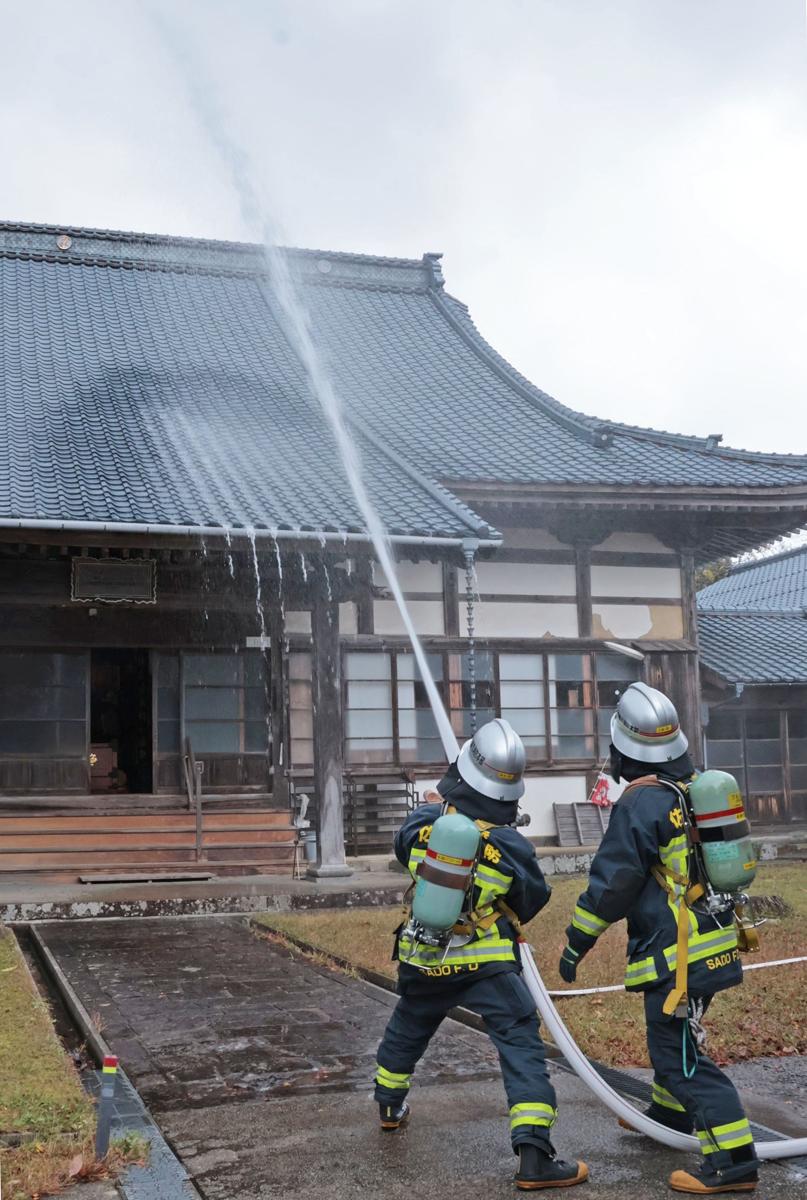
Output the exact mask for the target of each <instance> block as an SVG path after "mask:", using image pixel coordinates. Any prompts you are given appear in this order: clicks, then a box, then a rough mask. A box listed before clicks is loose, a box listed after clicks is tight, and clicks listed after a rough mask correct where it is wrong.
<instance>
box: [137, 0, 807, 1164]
mask: <svg viewBox="0 0 807 1200" xmlns="http://www.w3.org/2000/svg"><path fill="white" fill-rule="evenodd" d="M146 11H147V12H149V15H150V17H151V20H152V23H153V25H154V27H155V29H156V31H157V33H158V35H159V37H160V38H161V40H162V42H163V44H164V46H165V47H166V48H167V50H168V51H169V53H170V55H171V57H172V58H173V59H174V61H175V62H176V64H177V66H178V67H179V69H180V71H181V72H182V75H183V77H184V79H185V82H186V84H187V87H188V93H189V97H190V100H191V102H192V104H193V107H194V109H195V111H196V114H197V116H198V118H199V120H200V123H201V125H202V126H203V128H204V130H205V132H206V133H207V135H208V137H209V138H210V141H211V143H212V144H213V146H214V147H215V148H216V150H217V151H218V152H219V154H220V155H221V158H222V160H223V162H224V164H225V165H226V166H227V168H228V170H229V171H230V176H231V180H232V183H233V185H234V187H235V190H236V192H237V195H238V198H239V202H240V206H241V212H242V216H243V218H244V221H245V223H246V224H247V226H248V227H251V228H252V229H254V230H255V231H256V233H257V236H258V239H259V240H260V241H261V242H262V244H263V246H264V252H265V255H266V261H267V267H268V275H269V288H268V294H267V300H270V299H271V298H272V297H273V298H274V299H275V301H276V303H277V305H278V306H279V308H280V310H281V312H282V314H283V317H284V323H285V332H286V335H287V337H288V338H289V341H290V342H291V344H292V345H293V347H294V348H295V349H296V351H297V354H298V355H299V358H300V361H301V363H302V364H303V367H304V369H305V372H306V375H307V377H308V381H309V384H310V387H311V389H312V391H313V393H314V395H315V397H316V399H317V401H318V402H319V404H320V406H321V408H322V412H323V414H324V416H325V418H326V420H327V421H328V424H329V426H330V428H331V431H332V434H333V437H334V441H335V442H336V446H337V449H338V451H339V454H340V456H341V458H342V461H343V464H344V467H345V473H346V475H347V479H348V482H349V483H350V486H351V489H352V491H353V495H354V498H355V500H356V504H357V506H358V508H359V510H360V512H361V515H362V517H363V519H364V521H365V523H366V528H367V532H368V534H369V536H370V539H371V541H372V543H373V547H374V550H375V552H376V554H377V556H378V562H379V564H380V566H381V567H382V569H383V571H384V574H385V576H386V579H387V583H388V585H389V588H390V591H391V592H392V594H393V597H394V599H395V602H396V604H397V605H398V609H399V611H400V614H401V619H402V621H403V624H404V628H405V629H406V632H407V634H408V636H409V638H410V641H411V644H412V649H413V651H414V654H415V659H416V661H417V664H418V668H419V670H420V673H421V678H422V680H423V683H424V686H425V688H426V693H427V695H428V697H429V703H430V705H431V708H432V712H433V713H434V718H435V721H436V723H437V727H438V730H439V733H440V740H441V742H442V744H443V750H444V752H445V755H446V758H447V759H448V761H449V762H453V761H454V760H455V759H456V758H457V755H458V753H459V746H458V743H457V739H456V736H455V734H454V730H453V728H452V726H451V722H450V721H449V718H448V715H447V713H446V710H445V708H444V707H443V702H442V700H441V698H440V694H439V692H438V690H437V687H436V684H435V682H434V679H433V678H432V675H431V671H430V670H429V665H428V662H427V659H426V656H425V654H424V651H423V647H422V646H421V644H420V639H419V638H418V635H417V633H416V631H415V628H414V625H413V623H412V618H411V615H410V613H409V610H408V608H407V605H406V601H405V599H404V595H403V592H402V590H401V586H400V583H399V581H398V578H397V575H396V572H395V566H394V562H393V558H392V553H391V547H390V539H389V537H388V535H387V533H386V530H385V529H384V526H383V524H382V522H381V520H380V518H379V516H378V514H377V512H376V510H375V508H374V506H373V504H372V502H371V500H370V497H369V495H368V493H367V490H366V488H365V485H364V480H363V478H362V473H361V462H360V457H359V453H358V450H357V447H356V445H355V442H354V441H353V439H352V437H351V435H350V433H349V431H348V427H347V424H346V422H345V418H344V414H343V411H342V405H341V401H340V399H339V397H338V395H337V393H336V391H335V389H334V387H333V384H332V382H331V380H330V378H329V376H328V374H327V372H326V370H325V368H324V364H323V362H322V359H321V356H320V354H319V353H318V351H317V349H316V346H315V344H314V340H313V337H312V333H311V328H310V323H309V320H308V315H307V312H306V310H305V307H304V305H303V304H302V302H301V301H300V299H299V297H298V295H297V293H296V289H295V287H294V283H293V281H292V279H291V275H290V271H289V264H288V260H287V258H286V257H285V255H284V254H283V252H282V251H280V250H279V249H278V241H279V239H278V237H277V233H278V230H277V226H276V224H275V223H274V222H271V221H270V220H269V219H268V214H267V213H266V211H265V209H264V207H263V206H262V205H261V203H260V201H259V198H258V194H257V191H256V189H255V187H254V185H253V183H252V168H251V165H250V160H249V156H248V155H247V153H246V152H245V151H244V149H243V147H242V146H240V145H239V144H238V142H237V141H236V140H235V139H234V138H233V137H232V136H231V135H230V134H229V132H228V129H227V125H226V122H225V120H224V118H223V116H222V114H221V113H220V111H219V109H218V107H217V105H216V103H215V100H214V97H215V88H214V86H213V84H212V82H211V80H209V79H208V78H206V77H205V75H204V73H203V71H202V70H201V68H200V66H199V64H198V63H197V62H196V61H194V60H193V59H192V58H191V56H190V54H189V52H188V49H187V40H186V39H184V38H183V37H180V36H179V33H178V31H177V30H176V29H174V28H173V27H172V26H171V25H170V24H169V23H168V22H167V21H166V19H165V17H164V15H163V14H162V13H160V12H158V11H156V10H155V9H153V8H147V9H146ZM214 532H217V533H219V534H221V533H222V532H223V530H221V529H218V530H214ZM332 536H333V535H332ZM336 536H339V535H336ZM353 536H354V537H355V535H353ZM275 540H276V539H275ZM344 540H345V542H347V535H346V536H345V539H344ZM439 540H440V539H435V543H436V542H439ZM452 544H454V545H456V542H452ZM475 550H476V546H475V545H474V546H473V548H471V547H470V546H469V547H468V549H467V550H466V547H465V545H464V546H463V551H464V554H465V564H466V602H467V603H468V606H469V607H468V615H469V618H470V623H469V641H470V646H469V650H470V654H471V657H470V658H469V668H472V678H471V684H472V710H473V716H472V720H473V721H474V723H475V719H476V714H475V708H476V704H475V700H476V696H475V691H476V672H475V666H476V664H475V647H474V640H473V633H474V623H473V615H474V614H473V598H474V571H473V561H474V555H475ZM470 673H471V671H470V670H469V674H470ZM521 958H522V964H523V969H524V978H525V982H526V983H527V986H528V987H529V989H530V993H531V995H532V997H533V999H534V1000H535V1004H536V1007H537V1009H538V1012H539V1013H540V1015H541V1017H542V1018H543V1020H544V1022H545V1024H546V1027H547V1029H548V1030H549V1032H550V1034H551V1035H552V1037H553V1038H554V1040H555V1043H556V1045H557V1046H558V1048H559V1049H560V1050H561V1052H562V1053H563V1055H564V1057H565V1058H566V1061H567V1062H568V1063H569V1065H570V1066H571V1067H572V1068H573V1069H574V1070H575V1072H576V1073H577V1074H578V1075H579V1076H580V1078H581V1079H582V1080H583V1082H584V1083H586V1084H587V1086H588V1087H589V1088H591V1090H592V1091H593V1092H594V1094H595V1095H596V1096H597V1097H598V1098H599V1099H600V1100H602V1101H603V1103H604V1104H605V1105H606V1106H607V1107H608V1108H610V1109H611V1111H612V1112H614V1113H615V1114H616V1115H617V1116H621V1117H623V1118H624V1119H625V1120H627V1121H628V1122H629V1123H630V1124H631V1125H632V1126H633V1127H634V1128H636V1129H637V1130H639V1131H640V1132H642V1133H645V1134H647V1135H648V1136H649V1137H652V1138H654V1139H655V1140H656V1141H659V1142H662V1143H663V1144H664V1145H668V1146H674V1147H675V1148H678V1149H686V1150H690V1149H692V1150H697V1149H698V1141H697V1139H696V1138H694V1137H689V1136H686V1135H683V1134H677V1133H673V1132H671V1131H670V1130H668V1129H666V1128H665V1127H664V1126H662V1125H659V1124H658V1123H657V1122H655V1121H652V1120H650V1119H649V1118H648V1117H645V1116H644V1114H643V1113H640V1112H639V1111H638V1110H637V1109H635V1108H634V1107H633V1105H632V1104H630V1103H629V1102H628V1101H626V1100H623V1099H622V1097H621V1096H619V1095H618V1093H616V1092H615V1091H614V1090H613V1088H611V1087H609V1085H608V1084H607V1083H606V1082H605V1081H604V1080H603V1079H602V1078H601V1077H600V1075H599V1074H598V1073H597V1071H596V1070H595V1069H594V1067H592V1065H591V1064H590V1063H589V1061H588V1059H587V1058H586V1057H585V1055H584V1054H583V1052H582V1051H581V1050H580V1048H579V1047H578V1046H577V1044H576V1043H575V1041H574V1040H573V1038H572V1036H571V1034H570V1033H569V1031H568V1030H567V1029H566V1026H565V1025H564V1023H563V1021H562V1020H561V1017H560V1015H559V1014H558V1012H557V1010H556V1009H555V1006H554V1004H553V1003H552V1000H551V998H550V996H549V993H548V992H547V990H546V987H545V985H544V983H543V980H542V979H541V976H540V974H539V972H538V968H537V967H536V965H535V960H534V959H533V956H532V950H531V948H530V947H529V945H528V944H527V943H526V942H522V943H521ZM757 1152H758V1154H759V1156H760V1158H767V1159H777V1158H789V1157H794V1156H797V1155H802V1154H807V1138H801V1139H790V1140H786V1141H777V1142H759V1143H757Z"/></svg>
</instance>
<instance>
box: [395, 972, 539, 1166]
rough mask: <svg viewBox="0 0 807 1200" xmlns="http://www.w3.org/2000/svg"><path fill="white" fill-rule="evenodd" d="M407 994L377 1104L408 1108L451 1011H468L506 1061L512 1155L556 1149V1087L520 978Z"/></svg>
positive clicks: (474, 981)
mask: <svg viewBox="0 0 807 1200" xmlns="http://www.w3.org/2000/svg"><path fill="white" fill-rule="evenodd" d="M403 986H404V990H403V992H402V995H401V998H400V1000H399V1001H398V1004H397V1005H396V1008H395V1011H394V1012H393V1014H392V1016H391V1018H390V1021H389V1024H388V1025H387V1028H386V1031H385V1033H384V1037H383V1039H382V1041H381V1045H380V1046H379V1048H378V1062H377V1066H376V1074H375V1085H376V1087H375V1098H376V1100H377V1101H378V1102H379V1104H393V1105H398V1104H400V1103H401V1102H402V1101H403V1099H404V1097H405V1096H406V1094H407V1092H408V1091H409V1087H410V1084H411V1080H412V1073H413V1072H414V1070H415V1067H416V1066H417V1063H418V1062H419V1060H420V1059H421V1057H422V1056H423V1054H424V1052H425V1050H426V1047H427V1046H428V1044H429V1041H430V1039H431V1037H432V1035H433V1034H434V1033H435V1031H436V1030H437V1028H438V1026H439V1025H440V1023H441V1021H442V1020H443V1018H444V1017H445V1015H446V1013H447V1012H448V1011H449V1009H451V1008H454V1007H456V1006H459V1005H461V1006H462V1007H463V1008H469V1009H470V1010H471V1012H475V1013H477V1014H478V1015H479V1016H480V1017H481V1018H482V1020H483V1021H484V1023H485V1030H486V1032H487V1033H488V1035H489V1037H490V1039H491V1041H492V1042H493V1044H494V1046H495V1047H496V1049H497V1051H498V1053H499V1062H500V1064H501V1069H502V1077H503V1080H504V1088H505V1091H506V1093H507V1102H508V1104H509V1106H510V1136H511V1140H512V1143H513V1149H514V1150H515V1149H516V1147H517V1146H519V1145H521V1144H523V1143H526V1142H531V1143H533V1144H534V1145H536V1146H540V1147H542V1148H543V1149H548V1148H551V1142H550V1140H549V1131H550V1129H551V1127H552V1125H553V1124H554V1123H555V1119H556V1117H557V1109H556V1107H555V1090H554V1088H553V1087H552V1084H551V1083H550V1082H549V1074H548V1072H547V1067H546V1059H545V1055H544V1044H543V1042H542V1041H541V1034H540V1032H539V1021H538V1014H537V1013H536V1011H535V1002H534V1000H533V999H532V997H531V996H530V993H529V992H528V990H527V986H526V984H525V983H524V981H523V980H522V978H521V976H520V975H518V974H516V973H514V972H506V973H501V974H498V975H487V976H483V977H482V978H481V979H474V978H473V976H471V977H470V979H469V980H468V982H464V981H463V982H462V983H460V982H457V983H453V984H451V985H450V986H446V985H445V984H442V983H439V982H436V983H435V985H434V987H433V988H432V987H426V986H421V987H420V988H418V989H417V990H413V989H412V988H411V987H409V988H407V987H406V985H403Z"/></svg>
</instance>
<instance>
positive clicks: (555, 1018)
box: [519, 941, 807, 1159]
mask: <svg viewBox="0 0 807 1200" xmlns="http://www.w3.org/2000/svg"><path fill="white" fill-rule="evenodd" d="M519 949H520V951H521V964H522V967H523V969H524V982H525V983H526V985H527V987H528V988H529V990H530V995H531V996H532V998H533V1000H534V1001H535V1007H536V1008H537V1009H538V1012H539V1013H540V1014H541V1019H542V1020H543V1022H544V1024H545V1026H546V1028H547V1031H548V1032H549V1034H550V1036H551V1038H552V1041H553V1042H554V1043H555V1045H556V1046H557V1048H558V1049H559V1050H560V1052H561V1054H562V1055H563V1057H564V1058H565V1059H566V1061H567V1063H568V1064H569V1066H570V1067H571V1068H572V1070H573V1071H574V1072H575V1073H576V1074H577V1075H579V1077H580V1078H581V1079H582V1081H583V1083H585V1084H586V1086H587V1087H589V1088H591V1090H592V1092H593V1093H594V1095H595V1096H596V1097H597V1099H598V1100H602V1102H603V1104H604V1105H605V1106H606V1107H607V1108H610V1110H611V1112H612V1113H614V1114H615V1115H616V1116H617V1117H621V1118H622V1120H623V1121H626V1122H627V1123H628V1124H629V1125H631V1126H632V1127H633V1128H634V1129H635V1130H636V1131H637V1133H644V1134H646V1135H647V1136H648V1137H651V1138H653V1139H654V1140H655V1141H657V1142H661V1143H662V1145H664V1146H671V1147H672V1148H673V1149H675V1150H699V1143H698V1139H697V1138H695V1137H691V1136H690V1135H689V1134H686V1133H676V1132H675V1130H673V1129H668V1128H667V1126H666V1125H660V1124H659V1122H658V1121H654V1120H653V1119H652V1118H651V1117H647V1116H645V1114H644V1113H643V1112H640V1111H639V1110H638V1109H637V1108H634V1107H633V1105H632V1104H631V1103H630V1102H629V1101H628V1100H624V1099H623V1098H622V1096H620V1095H619V1093H618V1092H615V1091H614V1089H613V1088H612V1087H611V1086H610V1084H607V1083H606V1082H605V1080H604V1079H603V1078H602V1076H601V1075H600V1074H599V1073H598V1072H597V1071H596V1070H595V1069H594V1067H593V1066H592V1065H591V1063H590V1062H589V1061H588V1059H587V1058H586V1056H585V1054H583V1052H582V1050H581V1049H580V1047H579V1046H578V1045H577V1043H576V1042H575V1040H574V1038H573V1037H572V1035H571V1034H570V1033H569V1030H568V1029H567V1028H566V1026H565V1025H564V1023H563V1021H562V1020H561V1017H560V1014H559V1013H558V1010H557V1009H556V1008H555V1006H554V1004H553V1003H552V1000H551V999H550V996H549V992H548V991H547V990H546V986H545V984H544V981H543V979H541V976H540V974H539V973H538V968H537V967H536V965H535V959H534V958H533V956H532V948H531V946H530V945H529V943H528V942H525V941H521V942H519ZM755 1145H756V1151H757V1154H758V1155H759V1157H760V1158H768V1159H773V1158H797V1157H798V1156H800V1155H802V1154H807V1138H788V1139H786V1140H783V1141H777V1142H756V1143H755Z"/></svg>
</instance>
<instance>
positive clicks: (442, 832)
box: [412, 813, 480, 930]
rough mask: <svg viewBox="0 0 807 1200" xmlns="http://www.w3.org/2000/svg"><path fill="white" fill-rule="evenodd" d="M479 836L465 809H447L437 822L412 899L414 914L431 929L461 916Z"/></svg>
mask: <svg viewBox="0 0 807 1200" xmlns="http://www.w3.org/2000/svg"><path fill="white" fill-rule="evenodd" d="M479 837H480V834H479V830H478V829H477V827H476V825H474V823H473V821H469V819H468V818H467V817H464V816H463V815H462V814H461V813H446V815H445V816H443V817H438V818H437V820H436V821H435V822H434V825H433V826H432V831H431V835H430V837H429V844H428V847H427V849H426V857H425V858H424V859H423V861H422V862H421V864H420V866H419V867H418V869H417V882H416V883H415V895H414V898H413V900H412V916H413V917H414V918H415V920H416V921H419V922H420V924H421V925H425V926H426V928H427V929H436V930H447V929H450V928H451V927H452V925H454V924H455V922H456V921H457V920H458V918H459V916H460V913H461V912H462V903H463V900H464V899H465V893H466V892H467V890H468V885H469V884H470V882H471V876H472V875H473V869H474V862H475V860H476V852H477V850H478V849H479Z"/></svg>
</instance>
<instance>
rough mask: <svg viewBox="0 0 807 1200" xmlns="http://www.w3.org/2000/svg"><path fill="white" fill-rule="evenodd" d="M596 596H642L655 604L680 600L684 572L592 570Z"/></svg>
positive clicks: (675, 570) (624, 568) (668, 569)
mask: <svg viewBox="0 0 807 1200" xmlns="http://www.w3.org/2000/svg"><path fill="white" fill-rule="evenodd" d="M591 594H592V595H593V596H642V597H648V598H649V599H654V600H679V599H680V598H681V572H680V570H679V569H678V567H597V566H593V567H592V568H591Z"/></svg>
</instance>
